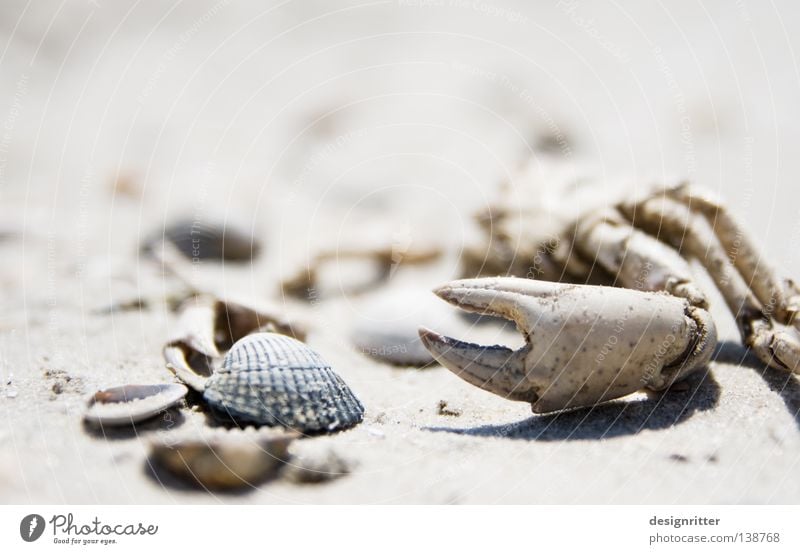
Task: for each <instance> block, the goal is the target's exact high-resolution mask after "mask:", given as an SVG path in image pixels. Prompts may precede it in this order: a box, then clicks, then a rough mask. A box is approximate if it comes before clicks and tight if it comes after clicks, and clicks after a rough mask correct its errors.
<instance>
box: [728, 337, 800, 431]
mask: <svg viewBox="0 0 800 554" xmlns="http://www.w3.org/2000/svg"><path fill="white" fill-rule="evenodd" d="M714 361H718V362H722V363H727V364H733V365H739V366H742V367H749V368H750V369H752V370H753V371H755V372H756V373H757V374H758V375H759V377H761V378H762V379H764V382H765V383H766V384H767V386H768V387H769V390H771V391H772V392H774V393H776V394H777V395H778V396H780V397H781V400H783V403H784V404H785V405H786V409H787V410H788V411H789V414H790V415H791V416H792V417H793V418H794V421H795V423H796V425H797V427H798V429H800V380H798V377H797V375H794V374H792V373H789V372H788V371H782V370H780V369H775V368H772V367H769V366H768V365H767V364H765V363H764V362H762V361H761V360H759V359H758V357H756V356H755V355H754V354H753V353H752V352H751V351H750V349H748V348H745V347H744V346H742V345H741V344H739V343H737V342H733V341H729V342H723V343H720V344H719V346H717V351H716V353H715V355H714Z"/></svg>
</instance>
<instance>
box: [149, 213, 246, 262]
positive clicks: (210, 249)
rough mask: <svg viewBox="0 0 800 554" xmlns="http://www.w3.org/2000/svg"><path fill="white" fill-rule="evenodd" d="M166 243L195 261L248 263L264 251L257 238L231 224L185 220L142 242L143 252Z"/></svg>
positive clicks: (153, 249) (155, 248) (151, 250)
mask: <svg viewBox="0 0 800 554" xmlns="http://www.w3.org/2000/svg"><path fill="white" fill-rule="evenodd" d="M165 241H168V242H170V243H172V244H173V245H174V246H175V248H176V249H177V250H178V251H179V252H180V253H181V254H183V255H184V256H186V257H187V258H189V259H192V260H211V261H227V262H247V261H250V260H252V259H253V258H255V257H256V256H258V254H259V252H260V250H261V245H260V243H259V242H258V240H257V239H256V238H255V237H253V236H252V235H251V234H250V233H246V232H245V231H243V230H240V229H238V228H237V227H235V226H233V225H231V224H230V223H229V222H225V223H218V222H206V221H200V220H191V219H183V220H180V221H178V222H177V223H173V224H171V225H169V226H167V227H166V228H164V229H163V232H159V233H154V234H153V236H151V237H150V238H149V239H148V240H146V241H145V242H144V243H143V245H142V251H143V252H147V253H151V252H153V251H156V250H157V249H158V248H159V247H160V245H162V244H163V243H164V242H165Z"/></svg>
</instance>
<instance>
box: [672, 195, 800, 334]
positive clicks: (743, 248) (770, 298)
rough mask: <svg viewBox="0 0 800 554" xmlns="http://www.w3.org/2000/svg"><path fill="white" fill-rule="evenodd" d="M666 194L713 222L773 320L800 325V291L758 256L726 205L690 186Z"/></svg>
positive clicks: (740, 270)
mask: <svg viewBox="0 0 800 554" xmlns="http://www.w3.org/2000/svg"><path fill="white" fill-rule="evenodd" d="M666 193H667V194H668V195H669V196H671V197H672V198H675V199H676V200H678V201H679V202H681V203H682V204H684V205H686V206H688V207H689V208H690V209H692V210H693V211H696V212H699V213H702V214H703V215H704V216H705V217H706V218H707V219H708V220H709V221H710V222H711V224H712V226H713V228H714V231H715V232H716V235H717V238H719V241H720V242H721V243H722V245H723V247H724V248H725V250H726V251H727V253H728V257H729V258H730V260H731V261H732V262H733V263H734V264H735V265H736V268H737V269H738V270H739V273H741V274H742V277H744V279H745V281H747V283H748V284H749V286H750V288H752V289H753V293H754V294H755V295H756V297H757V298H758V300H759V301H760V302H761V304H762V305H763V306H765V308H766V309H767V311H768V312H770V315H772V317H774V318H775V319H776V320H777V321H779V322H780V323H783V324H786V325H790V324H792V323H795V322H796V324H800V320H797V319H796V315H797V313H798V312H800V289H798V287H797V285H796V284H795V283H794V282H793V281H792V280H790V279H780V278H778V276H777V274H776V272H775V270H774V268H773V267H772V266H771V265H770V264H769V263H768V262H767V261H766V260H764V259H763V258H762V257H761V256H760V255H759V254H758V252H759V250H758V248H757V247H756V245H755V244H754V243H753V241H752V239H751V238H750V236H749V235H748V234H747V233H746V232H745V230H744V229H743V228H742V226H741V225H740V224H739V222H738V221H736V219H735V218H734V217H733V215H732V214H731V213H730V212H729V211H728V210H727V209H726V208H725V207H724V206H723V205H722V204H720V203H719V202H718V201H717V200H714V199H713V198H712V196H711V194H709V193H707V192H705V191H703V190H699V189H696V188H694V187H690V186H689V185H688V184H683V185H680V186H678V187H674V188H670V189H667V191H666Z"/></svg>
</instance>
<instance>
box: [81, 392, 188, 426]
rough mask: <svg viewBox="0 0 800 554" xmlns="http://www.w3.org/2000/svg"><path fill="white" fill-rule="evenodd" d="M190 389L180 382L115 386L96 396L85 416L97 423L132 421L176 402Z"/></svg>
mask: <svg viewBox="0 0 800 554" xmlns="http://www.w3.org/2000/svg"><path fill="white" fill-rule="evenodd" d="M187 392H189V389H187V388H186V386H184V385H181V384H178V383H168V384H161V385H125V386H121V387H112V388H110V389H106V390H102V391H98V392H97V393H95V394H94V396H92V398H91V399H90V400H89V404H88V406H87V408H86V413H85V414H84V416H83V418H84V419H85V420H86V422H87V423H92V424H95V425H131V424H133V423H137V422H139V421H143V420H145V419H149V418H151V417H153V416H155V415H158V414H159V413H161V412H163V411H164V410H166V409H167V408H170V407H172V406H174V405H175V404H177V403H178V402H180V401H181V400H182V399H183V397H184V396H186V393H187Z"/></svg>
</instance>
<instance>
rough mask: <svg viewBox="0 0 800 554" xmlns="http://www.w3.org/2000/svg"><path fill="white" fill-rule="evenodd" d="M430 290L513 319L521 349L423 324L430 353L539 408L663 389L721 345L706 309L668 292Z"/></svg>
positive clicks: (475, 285) (508, 281)
mask: <svg viewBox="0 0 800 554" xmlns="http://www.w3.org/2000/svg"><path fill="white" fill-rule="evenodd" d="M435 292H436V294H437V295H438V296H440V297H441V298H442V299H444V300H446V301H448V302H450V303H451V304H453V305H455V306H457V307H459V308H462V309H464V310H466V311H469V312H475V313H483V314H488V315H493V316H499V317H502V318H505V319H508V320H511V321H514V322H515V323H516V325H517V328H518V330H519V331H520V332H521V333H522V334H523V335H524V337H525V345H524V346H523V347H522V348H520V349H518V350H512V349H510V348H507V347H505V346H480V345H477V344H471V343H467V342H463V341H460V340H456V339H453V338H449V337H445V336H442V335H439V334H438V333H435V332H433V331H430V330H428V329H424V328H423V329H420V338H421V339H422V342H423V344H424V345H425V347H426V348H427V349H428V350H430V352H431V353H432V354H433V356H434V358H435V359H436V360H437V361H438V362H439V363H441V364H442V365H443V366H445V367H447V368H448V369H450V370H451V371H452V372H454V373H455V374H456V375H458V376H459V377H461V378H462V379H464V380H465V381H467V382H469V383H471V384H473V385H476V386H478V387H480V388H482V389H484V390H487V391H489V392H493V393H495V394H497V395H500V396H503V397H506V398H508V399H510V400H518V401H524V402H529V403H530V404H531V406H532V409H533V412H535V413H545V412H552V411H556V410H562V409H567V408H577V407H583V406H593V405H595V404H598V403H600V402H604V401H607V400H612V399H614V398H619V397H622V396H625V395H627V394H630V393H632V392H635V391H637V390H640V389H642V388H649V389H651V390H663V389H665V388H667V387H669V386H670V385H671V384H673V383H674V382H676V381H679V380H681V379H682V378H684V377H686V376H687V375H688V374H689V373H691V372H693V371H696V370H698V369H701V368H703V367H705V366H706V365H707V364H708V362H709V360H710V358H711V355H712V353H713V352H714V348H715V346H716V343H717V332H716V327H715V325H714V322H713V320H712V319H711V315H710V314H709V313H708V312H707V311H706V310H704V309H703V308H700V307H697V306H693V305H691V304H690V303H689V302H688V301H687V300H685V299H683V298H679V297H676V296H671V295H669V294H667V293H656V292H643V291H637V290H633V289H622V288H616V287H600V286H591V285H572V284H565V283H554V282H547V281H536V280H532V279H519V278H511V277H498V278H484V279H464V280H459V281H452V282H450V283H448V284H446V285H444V286H443V287H441V288H439V289H437V290H436V291H435Z"/></svg>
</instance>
